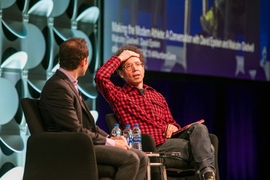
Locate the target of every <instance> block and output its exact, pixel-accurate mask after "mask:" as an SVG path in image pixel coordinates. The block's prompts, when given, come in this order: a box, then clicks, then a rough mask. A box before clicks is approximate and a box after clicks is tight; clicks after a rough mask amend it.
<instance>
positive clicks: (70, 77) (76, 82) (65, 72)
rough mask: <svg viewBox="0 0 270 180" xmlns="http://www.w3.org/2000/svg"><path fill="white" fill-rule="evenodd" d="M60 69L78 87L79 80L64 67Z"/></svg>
mask: <svg viewBox="0 0 270 180" xmlns="http://www.w3.org/2000/svg"><path fill="white" fill-rule="evenodd" d="M58 70H59V71H61V72H62V73H64V74H65V75H66V76H67V77H68V79H69V80H70V81H71V82H72V84H73V85H74V86H75V87H77V85H78V80H77V79H75V78H74V77H73V76H71V75H70V74H69V73H68V72H67V71H66V70H65V69H63V68H61V67H60V68H59V69H58Z"/></svg>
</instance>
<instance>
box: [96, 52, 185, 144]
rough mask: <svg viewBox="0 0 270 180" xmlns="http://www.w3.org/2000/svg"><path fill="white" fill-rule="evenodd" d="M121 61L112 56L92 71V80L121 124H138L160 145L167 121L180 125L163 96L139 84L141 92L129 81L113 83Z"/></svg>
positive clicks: (143, 131)
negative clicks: (142, 90) (112, 77)
mask: <svg viewBox="0 0 270 180" xmlns="http://www.w3.org/2000/svg"><path fill="white" fill-rule="evenodd" d="M120 64H121V61H120V59H119V58H118V57H115V56H113V57H112V58H111V59H109V60H108V61H107V62H106V63H105V64H104V65H103V66H102V67H101V68H100V69H99V70H98V71H97V73H96V77H95V81H96V84H97V87H98V90H99V91H100V93H101V94H102V95H103V96H104V98H105V99H106V100H107V101H108V103H109V104H110V106H111V108H112V109H113V111H114V113H115V115H116V117H117V118H118V119H119V123H120V124H121V126H122V127H125V124H130V125H131V127H134V124H135V123H138V124H139V125H140V129H141V130H142V133H144V134H150V135H151V136H152V137H153V138H154V140H155V143H156V145H159V144H162V143H163V142H164V141H165V140H166V138H165V137H164V136H163V133H164V131H165V129H166V125H167V124H174V125H175V126H177V127H178V128H180V125H178V124H177V123H176V121H175V120H174V119H173V117H172V114H171V112H170V110H169V107H168V104H167V102H166V100H165V98H164V97H163V96H162V95H161V94H160V93H158V92H157V91H156V90H154V89H153V88H152V87H150V86H147V85H143V88H144V94H140V93H139V90H138V89H137V88H136V87H134V86H131V85H129V84H127V83H126V84H125V85H124V87H119V86H115V85H114V84H113V83H112V82H111V81H110V77H111V75H112V74H113V73H114V72H115V70H116V69H117V67H118V66H119V65H120Z"/></svg>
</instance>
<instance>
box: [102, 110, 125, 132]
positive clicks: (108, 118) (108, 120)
mask: <svg viewBox="0 0 270 180" xmlns="http://www.w3.org/2000/svg"><path fill="white" fill-rule="evenodd" d="M105 118H106V123H107V126H108V128H109V131H110V132H111V130H112V129H113V127H114V124H115V123H119V122H118V119H117V118H116V117H115V115H114V113H109V114H106V117H105ZM121 129H122V127H121Z"/></svg>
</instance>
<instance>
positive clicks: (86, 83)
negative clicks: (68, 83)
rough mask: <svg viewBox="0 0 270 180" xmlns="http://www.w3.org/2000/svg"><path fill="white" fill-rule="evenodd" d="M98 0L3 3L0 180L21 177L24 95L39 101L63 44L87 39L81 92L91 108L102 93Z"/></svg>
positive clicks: (3, 0)
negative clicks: (97, 73) (98, 78)
mask: <svg viewBox="0 0 270 180" xmlns="http://www.w3.org/2000/svg"><path fill="white" fill-rule="evenodd" d="M95 4H96V3H95V1H94V0H0V21H1V25H0V147H1V148H0V177H2V178H1V179H4V178H7V177H8V178H10V177H11V176H10V174H12V173H13V172H14V173H15V174H16V176H17V177H16V178H21V176H20V174H21V175H22V173H23V166H24V162H25V151H26V142H27V138H28V136H29V131H28V128H27V124H26V122H25V119H24V116H23V112H22V109H21V106H20V99H21V98H24V97H31V98H39V97H40V92H41V90H42V88H43V85H44V83H45V82H46V80H47V79H48V78H50V77H51V76H52V75H53V74H54V72H55V71H56V69H57V68H58V67H59V64H58V49H59V45H60V44H61V43H62V42H63V41H65V40H66V39H68V38H70V37H82V38H85V39H86V41H87V43H88V46H89V54H90V57H89V68H88V71H87V73H86V76H85V77H82V78H80V79H79V89H80V90H81V92H82V93H83V95H84V98H85V100H86V102H87V104H88V106H89V108H90V109H91V110H96V98H97V95H98V92H97V89H96V86H95V83H94V74H95V71H96V70H97V68H98V67H99V60H98V58H99V56H98V54H99V52H98V51H99V47H98V46H99V45H98V42H99V40H98V37H99V36H98V34H97V33H98V31H97V21H98V18H99V15H100V10H99V8H98V7H97V6H95Z"/></svg>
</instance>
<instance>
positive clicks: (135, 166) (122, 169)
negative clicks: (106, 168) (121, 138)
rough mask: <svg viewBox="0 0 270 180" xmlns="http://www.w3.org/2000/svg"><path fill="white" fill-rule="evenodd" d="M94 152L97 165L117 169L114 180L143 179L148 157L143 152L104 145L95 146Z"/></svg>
mask: <svg viewBox="0 0 270 180" xmlns="http://www.w3.org/2000/svg"><path fill="white" fill-rule="evenodd" d="M95 151H96V159H97V163H98V164H106V165H112V166H115V167H116V168H118V171H117V172H116V175H115V179H117V180H126V179H127V177H128V179H129V180H143V179H144V178H145V175H146V167H147V164H148V157H147V155H145V154H144V152H142V151H139V150H136V149H131V150H124V149H121V148H117V147H112V146H105V145H96V146H95Z"/></svg>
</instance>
